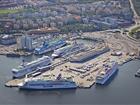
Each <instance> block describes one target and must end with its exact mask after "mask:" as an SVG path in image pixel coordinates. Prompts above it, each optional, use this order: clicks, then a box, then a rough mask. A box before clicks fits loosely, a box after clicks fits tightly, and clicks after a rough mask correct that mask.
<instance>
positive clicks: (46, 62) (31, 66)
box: [12, 56, 52, 78]
mask: <svg viewBox="0 0 140 105" xmlns="http://www.w3.org/2000/svg"><path fill="white" fill-rule="evenodd" d="M51 63H52V59H51V58H50V57H48V56H43V57H42V58H38V59H37V60H34V61H31V62H28V63H25V62H24V61H23V64H21V65H19V66H18V67H17V68H14V69H12V73H13V77H14V78H20V77H24V76H25V75H26V74H29V73H31V72H34V71H36V72H37V70H39V71H40V70H42V68H43V67H45V68H47V67H46V66H48V67H49V66H50V65H51Z"/></svg>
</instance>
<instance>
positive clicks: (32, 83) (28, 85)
mask: <svg viewBox="0 0 140 105" xmlns="http://www.w3.org/2000/svg"><path fill="white" fill-rule="evenodd" d="M19 88H20V89H23V90H55V89H76V88H77V85H76V83H75V82H74V81H72V80H66V79H62V78H61V76H60V75H58V77H57V79H56V80H45V79H29V78H28V79H26V80H25V81H24V82H23V83H21V84H19Z"/></svg>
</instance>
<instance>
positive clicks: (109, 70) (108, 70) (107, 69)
mask: <svg viewBox="0 0 140 105" xmlns="http://www.w3.org/2000/svg"><path fill="white" fill-rule="evenodd" d="M117 71H118V63H117V62H110V63H108V64H103V71H102V72H100V73H99V74H98V75H97V77H96V84H100V85H104V84H105V83H106V82H107V81H108V80H110V79H111V77H112V76H113V75H115V74H116V73H117Z"/></svg>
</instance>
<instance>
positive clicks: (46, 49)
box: [34, 39, 66, 55]
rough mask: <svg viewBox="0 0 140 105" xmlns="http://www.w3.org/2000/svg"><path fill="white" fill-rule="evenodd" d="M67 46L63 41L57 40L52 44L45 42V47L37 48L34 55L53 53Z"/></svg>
mask: <svg viewBox="0 0 140 105" xmlns="http://www.w3.org/2000/svg"><path fill="white" fill-rule="evenodd" d="M65 45H66V41H65V40H62V39H57V40H54V41H51V42H44V43H43V45H41V46H40V47H38V48H35V51H34V53H35V54H37V55H40V54H44V53H47V52H49V51H53V50H56V49H58V48H61V47H62V46H65Z"/></svg>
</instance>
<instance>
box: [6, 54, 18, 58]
mask: <svg viewBox="0 0 140 105" xmlns="http://www.w3.org/2000/svg"><path fill="white" fill-rule="evenodd" d="M6 56H7V57H20V54H16V53H8V54H6Z"/></svg>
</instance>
